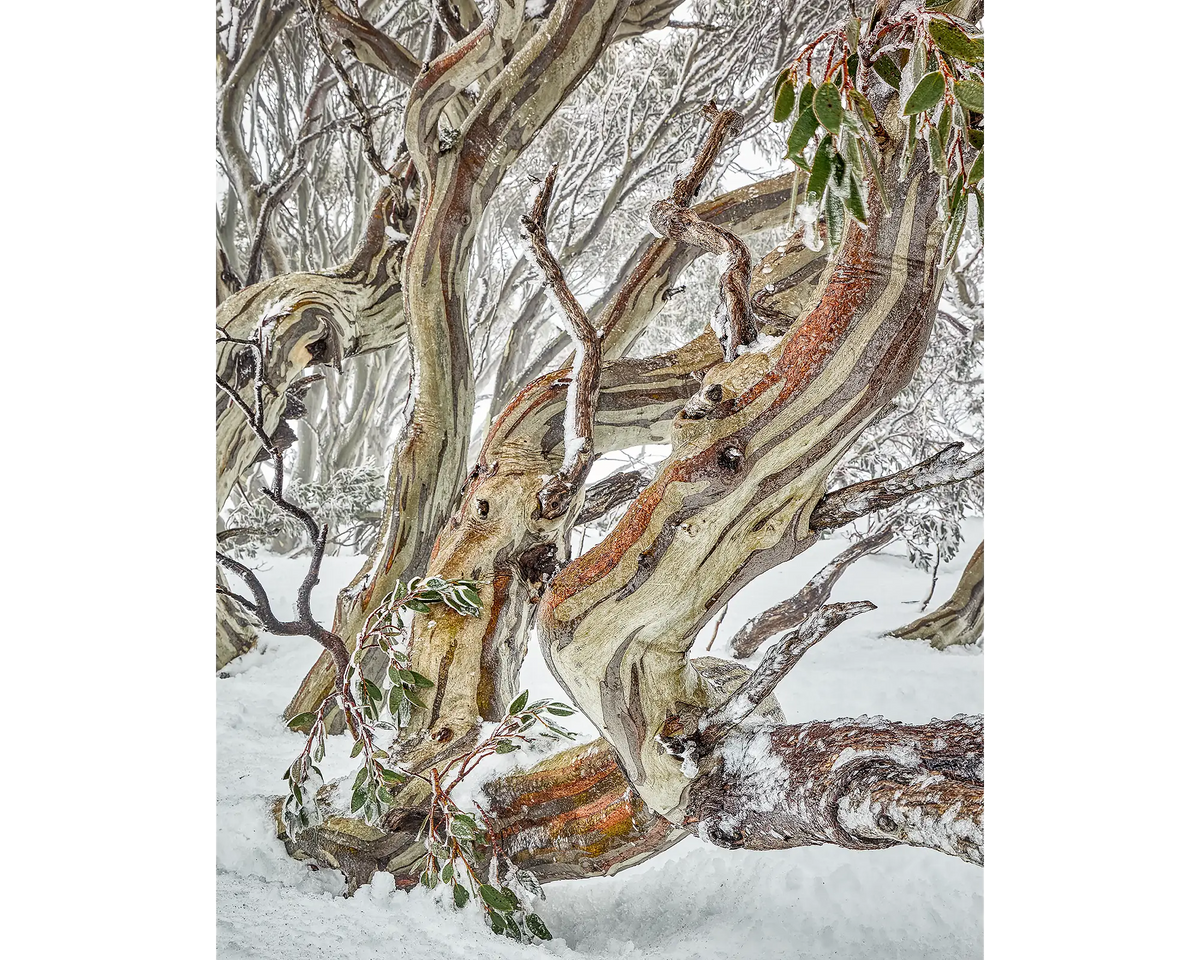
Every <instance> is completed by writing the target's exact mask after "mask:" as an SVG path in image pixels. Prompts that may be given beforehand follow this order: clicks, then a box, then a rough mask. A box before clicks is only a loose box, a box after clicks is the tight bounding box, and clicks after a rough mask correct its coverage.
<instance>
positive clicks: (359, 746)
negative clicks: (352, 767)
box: [350, 740, 365, 760]
mask: <svg viewBox="0 0 1200 960" xmlns="http://www.w3.org/2000/svg"><path fill="white" fill-rule="evenodd" d="M364 746H365V744H364V743H363V741H362V740H355V741H354V747H353V748H352V749H351V750H350V759H351V760H353V759H354V758H355V757H357V756H358V755H359V754H360V753H362V752H363V747H364Z"/></svg>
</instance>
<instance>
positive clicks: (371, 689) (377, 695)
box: [363, 680, 383, 703]
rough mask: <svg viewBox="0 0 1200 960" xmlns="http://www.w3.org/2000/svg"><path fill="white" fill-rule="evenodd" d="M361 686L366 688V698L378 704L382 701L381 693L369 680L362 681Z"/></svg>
mask: <svg viewBox="0 0 1200 960" xmlns="http://www.w3.org/2000/svg"><path fill="white" fill-rule="evenodd" d="M363 686H364V687H366V688H367V696H368V697H370V698H371V699H372V700H374V701H375V702H376V703H379V702H381V701H382V700H383V693H382V691H380V689H379V688H378V687H377V686H375V684H373V683H372V682H371V681H370V680H363Z"/></svg>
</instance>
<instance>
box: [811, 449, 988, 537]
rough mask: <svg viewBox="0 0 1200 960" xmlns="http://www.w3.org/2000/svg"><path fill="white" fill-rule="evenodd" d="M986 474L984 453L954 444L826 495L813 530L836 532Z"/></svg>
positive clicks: (814, 521)
mask: <svg viewBox="0 0 1200 960" xmlns="http://www.w3.org/2000/svg"><path fill="white" fill-rule="evenodd" d="M981 473H983V451H982V450H980V451H978V452H977V453H970V454H968V453H965V452H963V445H962V444H961V443H952V444H950V445H949V446H947V447H945V448H944V449H942V450H939V451H938V452H937V453H935V454H934V455H933V456H932V457H929V458H928V459H927V460H922V461H921V462H920V463H918V464H914V465H913V466H911V467H908V468H907V469H905V470H900V471H899V472H897V473H893V474H891V475H889V476H886V477H880V478H879V479H878V480H864V481H862V482H861V483H855V484H851V485H850V486H848V487H842V488H841V489H840V490H835V491H833V492H832V493H828V494H826V495H825V496H824V497H823V498H822V499H821V502H820V503H818V504H817V506H816V508H815V509H814V510H813V514H812V519H811V520H810V521H809V527H810V528H811V529H813V530H832V529H835V528H836V527H844V526H845V525H846V524H848V523H852V522H853V521H855V520H857V519H858V518H859V517H865V516H866V515H867V514H868V513H873V512H875V511H876V510H883V509H885V508H887V507H890V506H892V505H893V504H895V503H899V502H900V501H901V500H905V499H907V498H908V497H911V496H913V495H915V494H918V493H922V492H923V491H925V490H930V489H932V488H933V487H940V486H944V485H945V484H947V483H959V482H960V481H963V480H969V479H970V478H971V477H977V476H979V475H980V474H981Z"/></svg>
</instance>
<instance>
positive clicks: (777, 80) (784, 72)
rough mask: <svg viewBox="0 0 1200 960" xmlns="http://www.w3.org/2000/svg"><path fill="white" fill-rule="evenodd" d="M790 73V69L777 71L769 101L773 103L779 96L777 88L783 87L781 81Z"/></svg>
mask: <svg viewBox="0 0 1200 960" xmlns="http://www.w3.org/2000/svg"><path fill="white" fill-rule="evenodd" d="M791 72H792V68H791V67H784V68H783V69H782V70H781V71H779V76H777V77H776V78H775V86H774V87H773V88H772V89H771V100H772V101H774V99H775V98H776V97H778V96H779V88H780V87H781V86H783V81H784V80H786V79H787V78H788V74H789V73H791Z"/></svg>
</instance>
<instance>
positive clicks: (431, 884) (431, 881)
mask: <svg viewBox="0 0 1200 960" xmlns="http://www.w3.org/2000/svg"><path fill="white" fill-rule="evenodd" d="M421 883H422V884H424V885H425V886H427V887H428V888H429V889H430V890H432V889H434V888H435V887H436V886H437V884H438V882H437V874H436V873H430V872H429V871H428V870H426V871H425V872H424V873H422V874H421Z"/></svg>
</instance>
